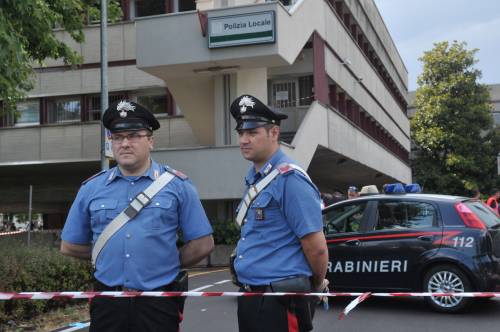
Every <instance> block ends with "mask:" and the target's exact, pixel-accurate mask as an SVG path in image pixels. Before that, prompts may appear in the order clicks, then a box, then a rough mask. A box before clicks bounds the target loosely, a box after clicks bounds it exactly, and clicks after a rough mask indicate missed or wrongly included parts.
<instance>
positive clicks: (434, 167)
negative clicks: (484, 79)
mask: <svg viewBox="0 0 500 332" xmlns="http://www.w3.org/2000/svg"><path fill="white" fill-rule="evenodd" d="M466 46H467V45H466V43H464V42H457V41H454V42H453V43H451V45H450V44H449V43H448V42H440V43H436V44H434V48H433V49H432V50H430V51H427V52H424V55H423V56H422V57H421V58H420V59H419V60H420V61H422V62H423V64H424V66H423V72H422V74H421V75H420V76H419V78H418V81H417V82H418V85H419V88H418V89H417V91H416V97H415V106H416V114H415V116H414V117H413V119H412V121H411V132H412V139H413V141H414V143H416V145H417V147H418V151H417V152H416V157H415V158H414V161H413V165H412V166H413V173H414V176H415V177H416V179H417V181H419V182H420V183H421V184H422V185H423V186H424V189H425V190H426V191H427V192H438V193H449V194H462V195H464V194H467V192H468V191H469V190H471V189H473V188H479V189H480V190H483V191H484V190H489V189H490V188H491V187H492V186H495V185H496V182H497V175H496V156H497V152H498V151H499V148H500V145H499V143H500V139H499V134H498V130H497V129H494V127H493V119H492V115H491V110H492V105H491V103H490V102H489V99H490V97H489V91H488V88H487V86H485V85H483V84H479V83H478V79H480V78H481V71H480V70H478V69H476V68H474V64H475V63H476V62H477V60H476V59H475V53H476V52H477V49H473V50H467V49H466Z"/></svg>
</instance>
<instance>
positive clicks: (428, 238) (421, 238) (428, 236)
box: [417, 235, 434, 242]
mask: <svg viewBox="0 0 500 332" xmlns="http://www.w3.org/2000/svg"><path fill="white" fill-rule="evenodd" d="M417 239H419V240H421V241H427V242H430V241H432V240H434V235H422V236H419V237H417Z"/></svg>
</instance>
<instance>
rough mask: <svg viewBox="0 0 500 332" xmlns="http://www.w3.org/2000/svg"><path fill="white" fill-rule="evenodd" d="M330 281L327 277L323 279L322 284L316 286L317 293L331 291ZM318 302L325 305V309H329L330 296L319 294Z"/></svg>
mask: <svg viewBox="0 0 500 332" xmlns="http://www.w3.org/2000/svg"><path fill="white" fill-rule="evenodd" d="M329 284H330V282H329V281H328V280H327V279H323V281H322V282H321V285H319V286H318V287H316V289H315V292H316V293H329V292H330V289H329V288H328V285H329ZM317 303H318V304H321V305H322V306H323V309H325V310H328V296H319V297H318V302H317Z"/></svg>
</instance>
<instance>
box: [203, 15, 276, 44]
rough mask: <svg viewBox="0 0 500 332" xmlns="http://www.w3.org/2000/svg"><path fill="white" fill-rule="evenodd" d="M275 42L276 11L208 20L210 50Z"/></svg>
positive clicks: (210, 18)
mask: <svg viewBox="0 0 500 332" xmlns="http://www.w3.org/2000/svg"><path fill="white" fill-rule="evenodd" d="M275 41H276V34H275V21H274V11H269V12H260V13H250V14H241V15H231V16H220V17H209V18H208V48H217V47H228V46H238V45H249V44H263V43H274V42H275Z"/></svg>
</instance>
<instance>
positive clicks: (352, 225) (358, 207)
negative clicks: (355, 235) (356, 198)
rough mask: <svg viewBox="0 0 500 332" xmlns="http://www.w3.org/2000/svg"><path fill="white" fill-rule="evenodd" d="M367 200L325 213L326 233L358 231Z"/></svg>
mask: <svg viewBox="0 0 500 332" xmlns="http://www.w3.org/2000/svg"><path fill="white" fill-rule="evenodd" d="M366 206H367V202H359V203H355V204H349V205H342V206H339V207H335V208H333V209H332V210H330V211H328V212H327V213H325V215H324V216H323V222H324V226H325V233H326V235H331V234H338V233H352V232H358V231H359V229H360V227H361V221H362V219H363V215H364V213H365V210H366Z"/></svg>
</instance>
